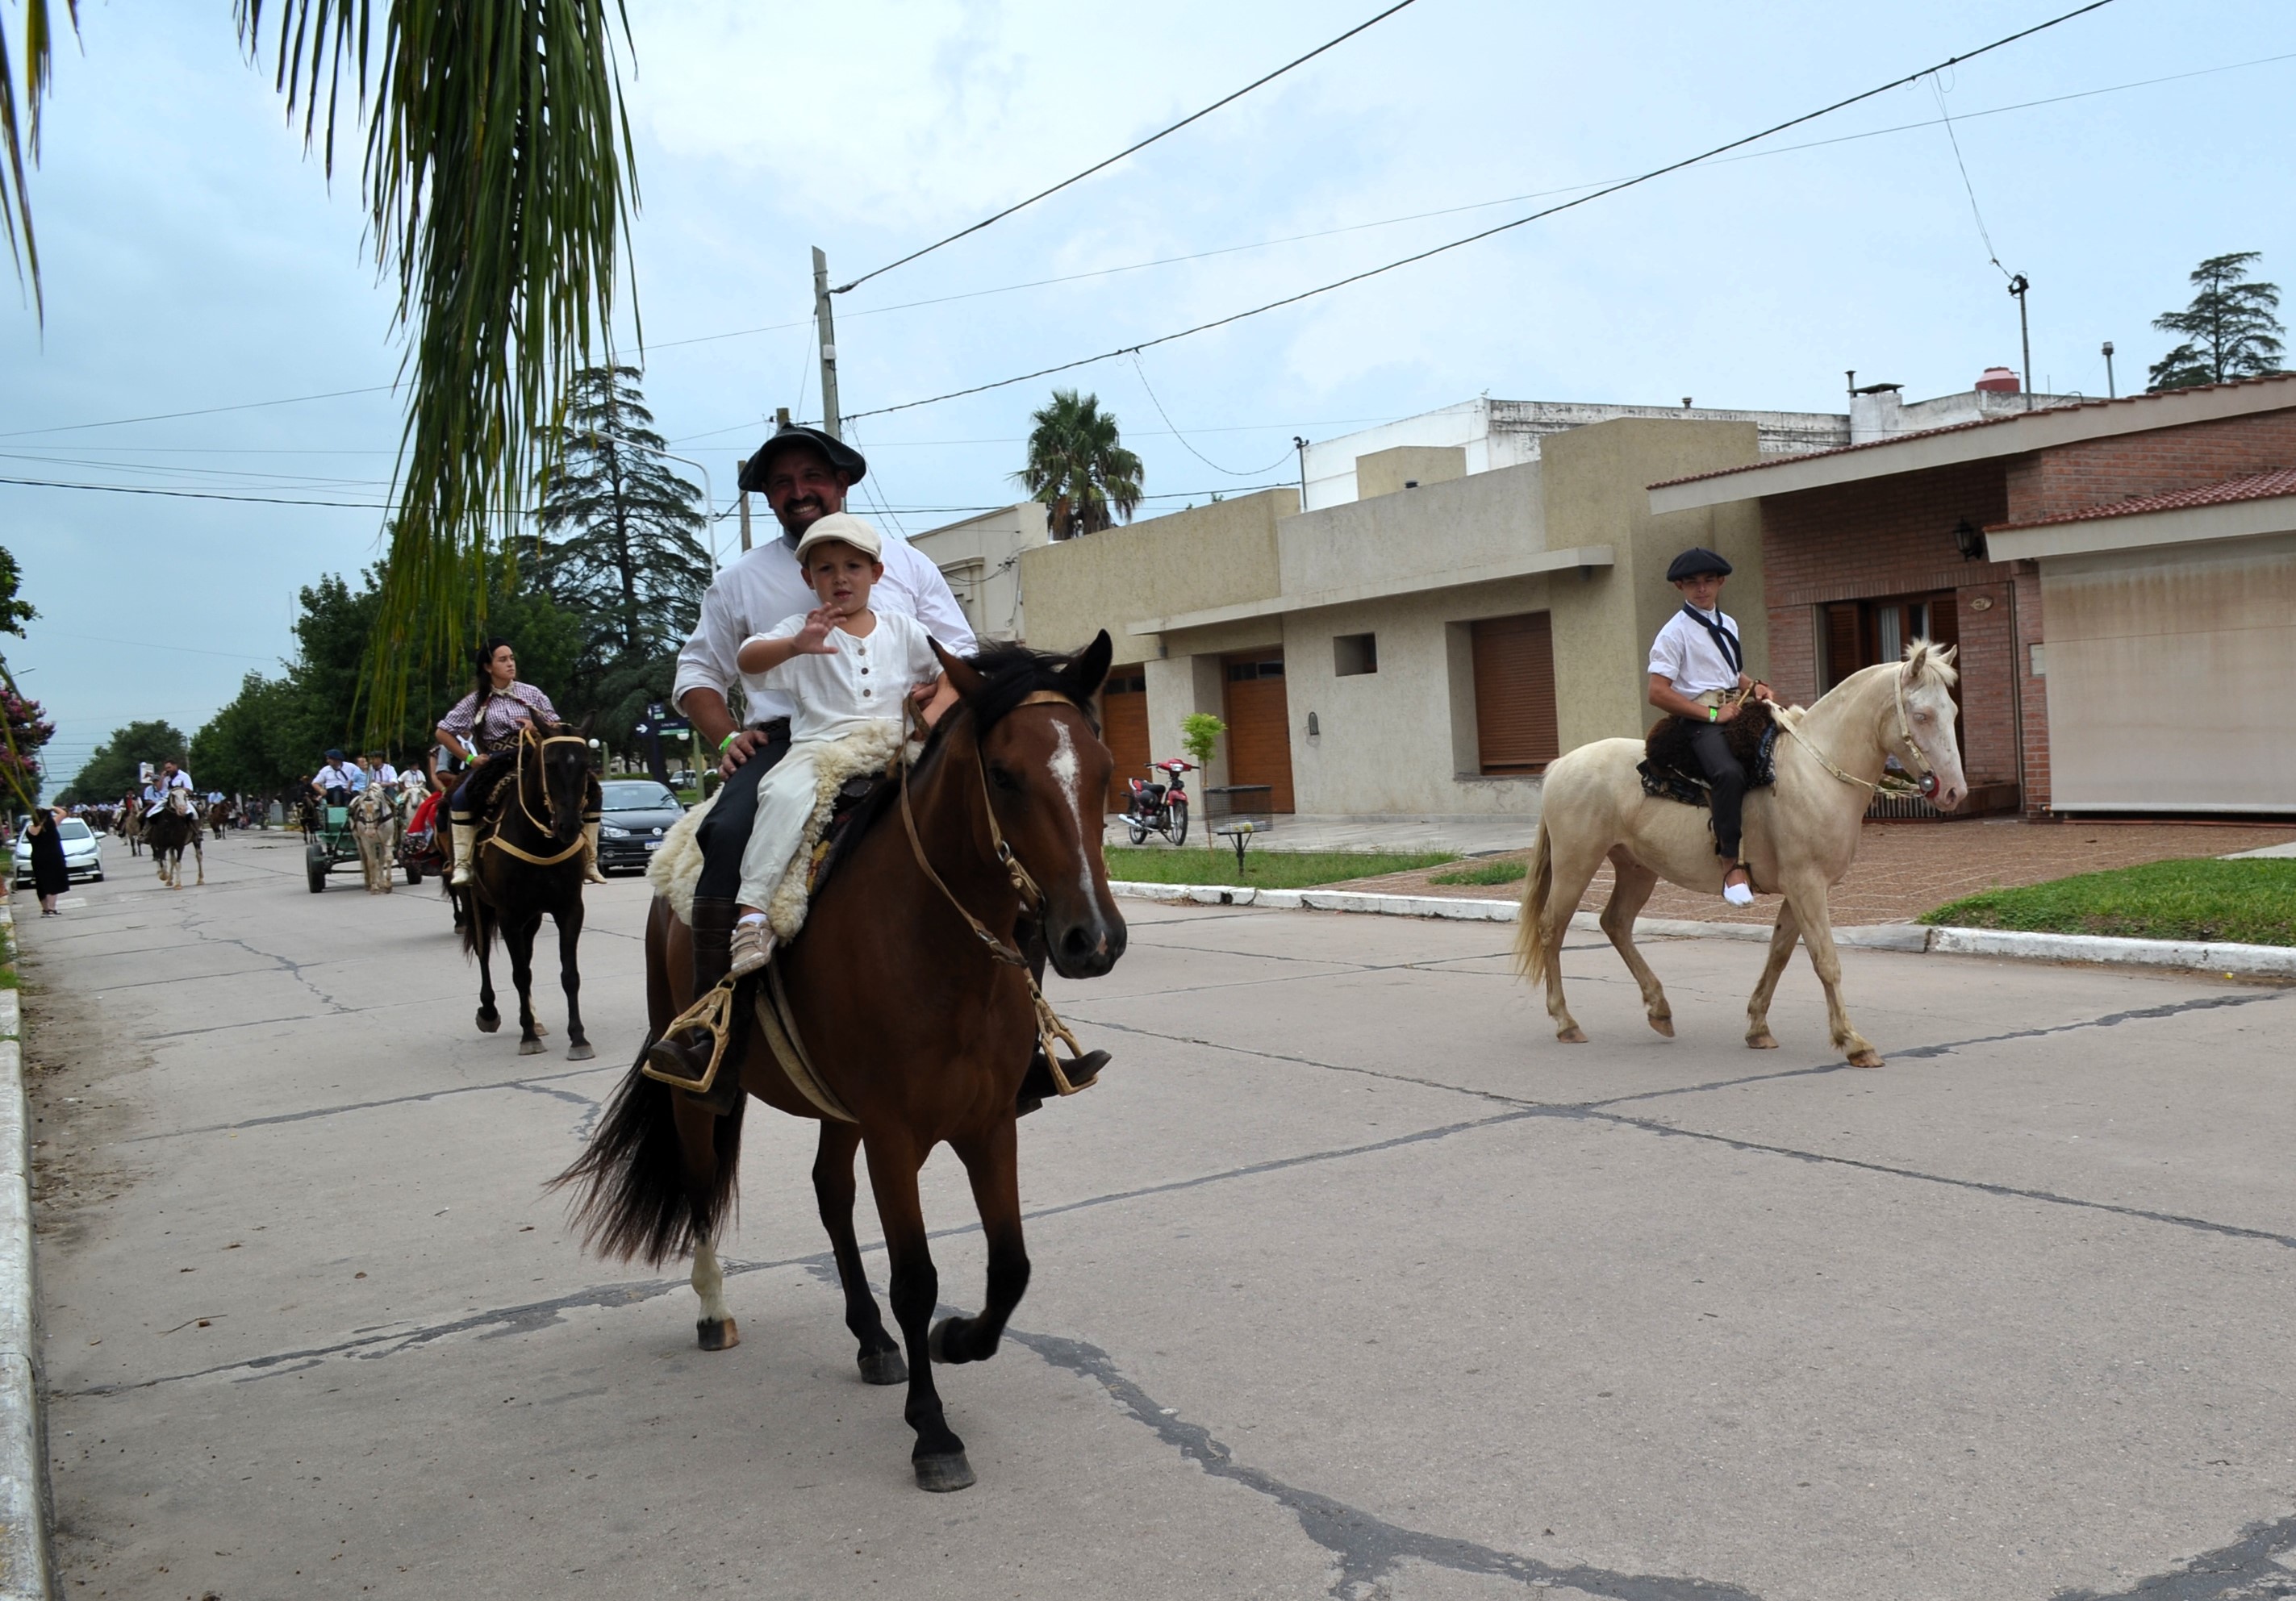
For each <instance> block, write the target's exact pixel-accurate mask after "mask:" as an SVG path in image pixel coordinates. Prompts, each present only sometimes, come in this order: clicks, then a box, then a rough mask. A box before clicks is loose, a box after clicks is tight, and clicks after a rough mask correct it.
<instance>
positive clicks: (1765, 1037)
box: [1746, 1028, 1778, 1050]
mask: <svg viewBox="0 0 2296 1601" xmlns="http://www.w3.org/2000/svg"><path fill="white" fill-rule="evenodd" d="M1777 1048H1778V1041H1777V1036H1776V1035H1775V1034H1773V1033H1771V1032H1770V1031H1769V1030H1768V1029H1767V1028H1766V1029H1764V1030H1762V1032H1761V1033H1758V1034H1748V1035H1747V1036H1746V1049H1747V1050H1776V1049H1777Z"/></svg>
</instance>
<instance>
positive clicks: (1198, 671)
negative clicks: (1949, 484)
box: [918, 417, 1767, 817]
mask: <svg viewBox="0 0 2296 1601" xmlns="http://www.w3.org/2000/svg"><path fill="white" fill-rule="evenodd" d="M1539 443H1540V450H1539V453H1538V460H1536V461H1532V462H1525V463H1522V464H1520V465H1515V466H1509V467H1500V468H1495V469H1492V470H1485V471H1479V472H1475V473H1472V475H1471V474H1470V473H1469V472H1468V471H1467V467H1468V462H1467V460H1466V454H1467V453H1466V452H1465V450H1464V449H1463V448H1461V447H1458V446H1449V447H1445V446H1427V445H1405V446H1399V447H1395V448H1390V449H1387V450H1382V451H1375V452H1373V453H1368V454H1365V455H1364V456H1361V457H1359V458H1357V460H1356V461H1355V462H1354V463H1353V465H1352V476H1353V478H1354V479H1355V483H1354V486H1353V487H1354V489H1355V492H1356V495H1357V498H1355V499H1353V500H1349V501H1344V502H1340V503H1336V504H1332V505H1328V506H1324V507H1322V508H1319V509H1317V510H1315V511H1300V509H1299V508H1300V496H1299V494H1298V492H1297V491H1296V490H1292V489H1288V488H1287V489H1282V490H1270V491H1265V492H1262V493H1259V494H1251V495H1245V496H1242V497H1240V498H1237V499H1234V500H1227V501H1221V502H1214V503H1212V504H1210V505H1205V506H1197V507H1194V508H1192V509H1191V510H1188V511H1180V512H1176V513H1173V514H1171V515H1169V516H1166V517H1160V518H1156V519H1151V520H1148V521H1145V522H1140V523H1136V524H1134V525H1132V526H1131V527H1126V528H1118V529H1111V530H1109V531H1107V532H1104V533H1100V534H1095V535H1091V536H1090V537H1088V538H1081V539H1074V540H1069V541H1065V542H1062V543H1042V544H1032V545H1030V546H1029V547H1028V548H1026V549H1025V550H1022V551H1021V552H1020V560H1019V567H1018V571H1019V576H1020V579H1021V591H1022V592H1023V593H1025V594H1026V596H1027V597H1028V614H1027V638H1028V641H1029V643H1030V644H1032V645H1035V646H1037V647H1039V648H1040V649H1073V648H1075V647H1077V646H1080V645H1082V644H1084V643H1086V642H1087V641H1089V640H1090V639H1091V638H1092V636H1093V634H1094V633H1095V632H1096V631H1098V630H1101V629H1103V628H1104V629H1106V630H1107V631H1108V633H1109V634H1110V636H1111V638H1112V639H1113V640H1114V641H1116V660H1117V662H1118V664H1119V666H1118V667H1117V669H1116V670H1115V672H1114V673H1112V674H1111V679H1110V683H1109V688H1108V691H1107V695H1106V698H1105V702H1104V706H1105V721H1106V725H1107V732H1108V738H1109V741H1110V745H1111V748H1112V749H1113V750H1114V751H1115V752H1116V756H1117V761H1118V785H1119V791H1120V787H1121V785H1122V782H1123V780H1124V778H1125V777H1126V776H1127V775H1128V772H1139V771H1140V770H1141V767H1142V765H1143V764H1145V763H1146V762H1148V761H1149V760H1150V759H1151V758H1152V757H1158V758H1160V757H1163V756H1172V755H1177V754H1178V753H1179V751H1180V724H1181V720H1182V719H1183V718H1184V717H1185V716H1186V715H1189V714H1190V713H1193V712H1210V713H1212V714H1214V715H1218V716H1219V717H1220V718H1221V719H1222V720H1223V721H1225V722H1226V723H1227V725H1228V733H1227V735H1226V738H1225V739H1223V740H1222V741H1221V745H1220V749H1219V754H1218V756H1217V758H1216V759H1215V761H1214V763H1213V764H1212V771H1211V772H1210V773H1209V774H1207V775H1205V779H1203V780H1198V781H1199V783H1200V784H1201V783H1204V782H1206V781H1207V780H1208V781H1209V783H1210V784H1213V785H1231V784H1234V785H1256V786H1265V788H1264V790H1262V791H1259V792H1257V795H1256V796H1255V797H1254V798H1255V799H1257V800H1258V802H1259V805H1258V806H1257V807H1254V808H1253V809H1265V810H1269V811H1275V812H1279V813H1282V812H1295V811H1296V812H1300V813H1316V814H1324V815H1341V814H1344V815H1365V814H1384V815H1389V816H1402V817H1464V816H1488V815H1490V814H1494V813H1535V812H1536V811H1537V808H1538V782H1539V775H1540V774H1541V773H1542V772H1544V771H1545V769H1546V764H1547V763H1549V762H1550V761H1552V760H1553V759H1554V757H1555V756H1559V755H1560V754H1561V753H1562V752H1563V751H1566V750H1569V749H1570V748H1571V747H1574V746H1577V745H1580V744H1583V743H1585V742H1587V740H1590V739H1602V738H1605V737H1608V736H1611V735H1617V734H1628V735H1632V734H1637V733H1639V732H1640V731H1642V730H1643V728H1644V726H1645V725H1646V723H1648V722H1649V720H1650V715H1651V714H1650V713H1649V711H1648V709H1647V707H1645V706H1644V703H1643V697H1644V682H1645V670H1644V664H1645V662H1646V660H1647V657H1648V651H1649V646H1650V641H1651V638H1652V635H1653V634H1654V633H1657V631H1658V629H1659V626H1660V625H1661V624H1662V623H1663V622H1664V621H1665V620H1666V618H1667V617H1668V615H1669V613H1670V612H1671V611H1672V610H1673V609H1674V608H1675V606H1676V604H1677V600H1676V596H1675V594H1674V592H1672V591H1671V590H1670V589H1669V588H1668V587H1667V584H1666V582H1665V572H1666V567H1667V564H1668V562H1669V560H1672V558H1673V557H1674V555H1675V553H1676V552H1677V551H1680V550H1682V549H1683V548H1684V547H1685V546H1688V545H1693V544H1703V545H1709V546H1711V547H1713V548H1714V549H1716V550H1718V551H1722V552H1723V553H1724V554H1725V555H1726V556H1727V557H1728V558H1729V559H1730V560H1731V561H1732V562H1733V563H1734V564H1735V565H1736V568H1737V576H1736V577H1735V578H1734V580H1733V588H1732V592H1731V594H1730V596H1729V597H1728V598H1727V599H1726V600H1725V602H1724V604H1725V606H1726V609H1729V610H1730V611H1731V612H1732V615H1734V617H1737V618H1738V619H1739V621H1740V623H1741V625H1742V627H1743V631H1744V634H1745V640H1746V646H1747V663H1748V666H1749V668H1750V670H1754V671H1759V670H1761V667H1762V666H1763V664H1764V663H1765V661H1766V658H1767V623H1766V617H1765V614H1764V609H1763V606H1762V603H1761V594H1762V572H1761V537H1760V523H1759V516H1758V515H1757V514H1756V512H1755V511H1754V509H1753V508H1752V507H1751V506H1740V505H1729V506H1720V507H1714V508H1704V509H1700V510H1697V511H1685V512H1675V513H1660V512H1653V511H1652V509H1651V501H1650V496H1649V494H1648V493H1647V489H1646V486H1648V485H1650V484H1652V483H1655V482H1658V481H1660V480H1662V479H1666V478H1680V477H1684V476H1687V475H1689V474H1693V473H1702V472H1711V471H1714V470H1719V469H1724V468H1730V467H1739V466H1744V465H1747V464H1751V463H1752V462H1757V461H1759V460H1760V459H1761V456H1762V452H1761V448H1760V446H1761V441H1760V439H1759V436H1758V426H1757V424H1756V422H1754V421H1702V420H1685V419H1682V418H1678V417H1627V418H1619V419H1615V420H1612V421H1602V422H1598V423H1595V424H1593V425H1591V426H1587V427H1582V428H1576V429H1570V430H1568V431H1565V432H1560V433H1554V434H1550V435H1548V436H1546V437H1544V438H1543V439H1541V441H1540V442H1539ZM962 526H963V525H960V527H962ZM918 543H919V544H920V546H921V548H922V547H924V546H925V541H924V540H923V539H920V540H919V542H918ZM935 560H947V559H946V558H944V557H943V556H941V555H940V554H939V553H938V551H936V554H935ZM1245 804H1247V805H1249V804H1250V803H1245ZM1111 805H1120V802H1119V801H1118V800H1116V799H1115V798H1114V797H1113V796H1112V797H1111Z"/></svg>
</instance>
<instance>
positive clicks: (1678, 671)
mask: <svg viewBox="0 0 2296 1601" xmlns="http://www.w3.org/2000/svg"><path fill="white" fill-rule="evenodd" d="M1703 615H1704V616H1706V617H1711V618H1712V619H1714V620H1715V621H1716V622H1718V623H1719V624H1721V625H1722V626H1723V627H1724V628H1725V629H1726V631H1728V633H1729V635H1730V637H1731V638H1732V639H1734V640H1736V641H1738V642H1739V649H1741V650H1743V649H1745V636H1744V635H1743V634H1741V633H1739V632H1738V625H1737V622H1736V620H1735V619H1734V618H1733V617H1730V616H1729V615H1728V614H1727V613H1726V612H1724V611H1722V610H1721V609H1719V608H1717V609H1714V610H1712V611H1710V612H1707V613H1704V614H1703ZM1650 670H1651V671H1652V672H1653V673H1655V674H1659V675H1660V676H1661V677H1662V678H1664V679H1666V680H1667V681H1668V682H1671V683H1672V684H1673V685H1674V688H1675V691H1676V693H1677V694H1682V695H1690V696H1698V695H1703V694H1705V693H1706V692H1707V691H1708V690H1734V689H1736V688H1737V687H1738V669H1737V668H1735V667H1734V666H1731V665H1730V663H1729V659H1728V658H1726V657H1725V656H1724V655H1723V654H1722V647H1721V646H1719V645H1718V644H1716V643H1715V642H1714V636H1713V635H1712V634H1710V633H1707V632H1706V630H1705V629H1703V628H1702V627H1700V626H1699V625H1698V624H1697V623H1696V622H1694V621H1693V620H1692V619H1691V618H1690V617H1688V616H1687V615H1686V614H1685V612H1684V611H1683V610H1682V609H1681V608H1680V607H1677V608H1676V609H1675V612H1674V615H1673V616H1672V617H1669V618H1668V619H1667V622H1666V626H1665V627H1663V628H1661V629H1660V630H1659V631H1658V638H1656V639H1654V640H1652V641H1651V653H1650Z"/></svg>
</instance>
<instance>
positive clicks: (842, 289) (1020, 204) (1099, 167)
mask: <svg viewBox="0 0 2296 1601" xmlns="http://www.w3.org/2000/svg"><path fill="white" fill-rule="evenodd" d="M1414 3H1415V0H1396V3H1395V4H1393V5H1390V6H1389V7H1388V8H1387V9H1386V10H1385V11H1383V12H1380V13H1379V14H1378V15H1377V16H1375V17H1373V18H1371V19H1370V20H1368V21H1364V22H1358V23H1357V24H1356V25H1355V26H1354V27H1353V28H1350V29H1348V30H1347V32H1345V33H1343V34H1341V35H1340V37H1337V38H1335V39H1326V40H1325V41H1324V43H1322V44H1320V45H1316V47H1315V48H1314V49H1313V50H1310V51H1309V52H1308V53H1307V54H1305V55H1303V56H1300V57H1299V58H1297V59H1296V60H1293V61H1286V62H1284V64H1283V65H1282V66H1281V67H1278V68H1277V69H1275V71H1273V72H1270V73H1267V75H1266V76H1264V77H1261V78H1254V79H1252V80H1251V82H1250V83H1248V84H1246V85H1244V86H1243V87H1242V88H1241V89H1238V90H1236V91H1235V93H1234V94H1228V95H1225V96H1223V97H1222V98H1220V99H1218V100H1216V101H1214V102H1212V103H1211V104H1210V105H1208V106H1206V107H1205V108H1204V109H1203V110H1201V111H1193V112H1191V113H1190V114H1188V115H1187V116H1185V117H1183V118H1180V120H1179V121H1177V122H1176V123H1174V124H1172V125H1171V126H1170V127H1166V128H1160V129H1158V130H1157V131H1156V132H1155V133H1152V134H1151V135H1148V136H1147V137H1146V138H1145V139H1143V140H1141V141H1140V142H1139V143H1136V144H1128V145H1127V146H1125V147H1124V148H1123V149H1122V150H1120V151H1117V152H1116V153H1115V154H1114V155H1112V156H1111V157H1109V158H1108V159H1106V160H1105V161H1096V162H1095V163H1094V164H1093V165H1092V166H1090V167H1086V168H1085V169H1084V170H1083V171H1082V172H1080V173H1078V174H1076V175H1075V176H1073V177H1066V178H1062V180H1061V181H1060V182H1059V183H1057V184H1054V185H1053V186H1052V187H1051V188H1050V189H1040V190H1038V191H1037V192H1036V193H1034V194H1032V195H1030V196H1029V198H1028V199H1027V200H1018V201H1015V202H1014V203H1013V204H1012V205H1010V206H1007V207H1005V209H1004V210H1002V211H999V212H997V213H996V215H995V216H984V217H982V218H981V219H980V221H979V222H977V223H975V224H973V225H972V226H971V227H969V228H959V229H958V230H957V231H956V232H955V233H952V234H950V235H949V236H948V237H947V239H938V240H935V241H933V242H932V243H931V244H929V245H927V246H925V248H924V249H922V250H912V251H910V252H909V253H908V254H907V255H906V256H904V257H901V258H900V259H899V260H898V261H889V262H887V263H886V264H885V265H883V266H881V267H872V268H871V269H870V270H869V271H867V272H865V273H864V274H861V275H860V276H859V277H858V278H856V279H854V280H853V281H852V282H850V283H840V284H839V285H838V286H837V287H836V288H835V289H833V290H830V293H832V294H833V295H842V294H845V293H847V292H848V291H849V290H857V289H859V288H860V287H861V286H862V285H863V284H865V283H866V282H869V280H871V279H872V278H877V277H881V276H883V275H884V274H887V273H890V272H891V271H892V270H893V269H894V268H895V267H898V266H906V265H908V264H909V263H911V262H912V261H914V260H916V259H918V258H919V257H924V256H930V255H931V254H932V253H933V252H934V251H935V250H938V249H940V248H941V247H942V246H943V245H952V244H955V242H956V241H958V240H960V239H964V238H965V237H966V236H968V235H970V234H974V233H980V231H981V230H982V229H983V228H986V227H989V226H991V225H995V224H996V223H1001V222H1003V221H1004V220H1005V218H1006V217H1008V216H1012V215H1013V213H1014V212H1016V211H1024V210H1026V209H1028V208H1029V207H1031V206H1033V205H1035V204H1036V203H1037V201H1038V200H1044V199H1046V197H1047V196H1050V195H1055V194H1058V193H1059V192H1061V191H1062V190H1063V189H1066V188H1068V187H1069V186H1070V184H1080V183H1082V182H1083V181H1084V180H1085V179H1087V178H1088V177H1090V176H1092V175H1093V174H1095V173H1096V172H1102V171H1104V170H1106V169H1107V168H1109V167H1113V166H1115V165H1116V164H1117V163H1118V162H1119V161H1121V160H1123V159H1124V158H1125V157H1127V156H1129V155H1133V154H1135V153H1136V152H1137V151H1144V150H1146V149H1147V148H1148V147H1149V146H1150V145H1152V144H1153V143H1156V141H1158V140H1159V139H1162V138H1166V137H1169V135H1173V134H1177V133H1178V132H1179V131H1180V130H1181V129H1182V128H1184V127H1187V126H1188V125H1189V124H1190V123H1192V122H1201V120H1202V119H1203V118H1207V117H1209V116H1210V115H1211V114H1212V113H1213V112H1214V111H1217V110H1219V109H1220V108H1221V107H1222V106H1225V105H1233V104H1234V102H1237V101H1239V100H1242V98H1243V97H1244V96H1245V95H1247V94H1251V92H1252V91H1253V90H1254V89H1257V88H1259V87H1261V86H1263V85H1267V84H1272V83H1274V82H1275V80H1276V79H1277V78H1282V77H1283V75H1284V74H1285V73H1287V72H1289V71H1291V70H1292V69H1293V68H1294V67H1300V66H1305V65H1306V64H1307V63H1308V62H1309V61H1314V60H1315V59H1316V57H1317V56H1319V55H1321V54H1323V53H1324V52H1325V51H1327V50H1331V49H1333V48H1335V47H1336V46H1338V45H1344V44H1346V43H1347V42H1348V41H1349V39H1352V38H1354V37H1356V35H1357V34H1359V33H1361V32H1363V31H1364V30H1365V29H1368V28H1375V27H1377V26H1378V25H1379V24H1380V23H1382V22H1384V21H1386V20H1388V19H1389V18H1390V17H1391V16H1393V15H1395V13H1396V12H1399V11H1401V10H1403V9H1404V8H1405V7H1406V6H1408V5H1411V4H1414Z"/></svg>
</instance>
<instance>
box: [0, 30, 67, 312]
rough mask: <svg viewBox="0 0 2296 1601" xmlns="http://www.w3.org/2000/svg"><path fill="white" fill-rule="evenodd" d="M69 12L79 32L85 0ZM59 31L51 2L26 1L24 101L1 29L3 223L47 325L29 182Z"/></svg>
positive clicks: (11, 254)
mask: <svg viewBox="0 0 2296 1601" xmlns="http://www.w3.org/2000/svg"><path fill="white" fill-rule="evenodd" d="M64 14H65V15H66V16H67V17H69V18H70V20H71V26H72V32H73V34H74V35H78V32H79V0H64ZM54 58H55V29H54V27H53V24H52V22H51V21H50V19H49V16H48V0H24V102H23V107H22V110H21V111H20V110H18V108H17V103H16V70H15V64H14V63H13V62H12V61H11V60H10V59H9V54H8V30H7V29H6V28H5V27H0V144H5V145H6V146H7V149H8V172H7V176H6V179H5V181H4V182H0V227H4V229H5V231H6V233H7V235H8V259H9V260H11V261H12V262H13V263H14V264H15V266H16V281H17V282H19V283H25V284H29V286H30V288H31V290H32V305H33V306H34V308H35V310H36V311H37V314H38V316H39V319H40V321H41V323H44V324H45V323H46V322H47V320H48V306H47V301H46V299H45V297H43V296H42V294H41V292H40V241H39V236H38V235H37V234H36V233H33V232H32V192H31V189H30V186H29V184H27V182H26V177H27V174H28V167H27V164H26V161H25V156H26V155H27V154H28V153H29V155H30V157H31V160H30V163H29V166H31V167H37V166H38V165H39V164H40V106H41V103H42V102H45V100H46V99H47V97H48V93H49V89H50V86H52V85H53V82H54V72H55V59H54Z"/></svg>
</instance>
